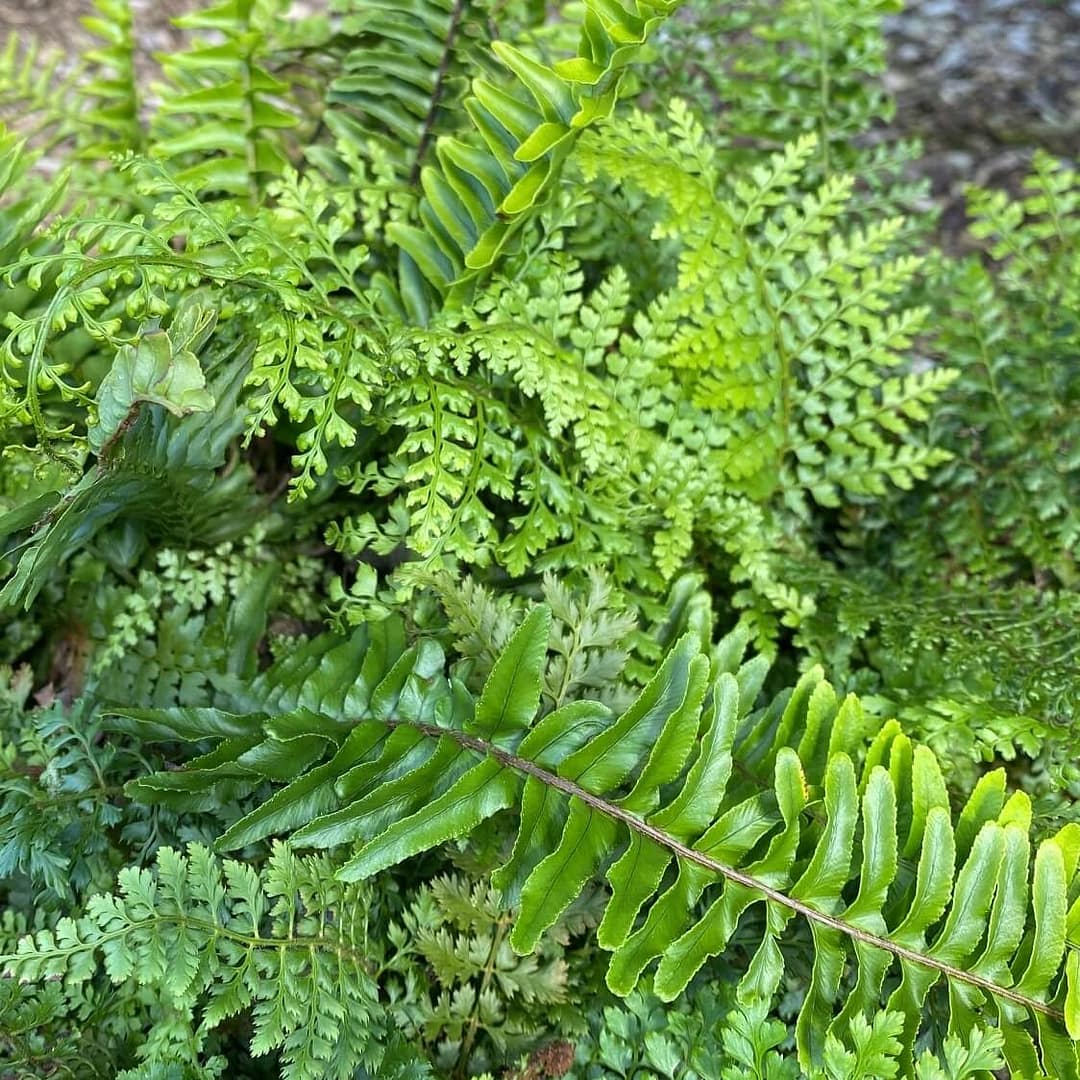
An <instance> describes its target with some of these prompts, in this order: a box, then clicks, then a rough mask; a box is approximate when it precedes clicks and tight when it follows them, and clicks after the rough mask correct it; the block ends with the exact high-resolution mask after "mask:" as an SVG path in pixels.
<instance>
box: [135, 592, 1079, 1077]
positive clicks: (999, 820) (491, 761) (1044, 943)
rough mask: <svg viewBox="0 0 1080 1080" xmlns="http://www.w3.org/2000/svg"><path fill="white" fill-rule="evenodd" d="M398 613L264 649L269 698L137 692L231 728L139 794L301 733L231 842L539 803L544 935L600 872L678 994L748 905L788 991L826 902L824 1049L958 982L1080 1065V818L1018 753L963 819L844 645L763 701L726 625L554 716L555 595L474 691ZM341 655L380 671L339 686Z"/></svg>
mask: <svg viewBox="0 0 1080 1080" xmlns="http://www.w3.org/2000/svg"><path fill="white" fill-rule="evenodd" d="M386 626H387V624H382V626H381V627H380V626H375V627H373V628H371V634H370V636H368V635H367V634H366V633H365V635H362V636H361V637H355V638H354V640H352V641H350V642H346V643H344V644H341V645H338V646H337V647H336V648H335V649H333V650H331V651H329V652H327V649H328V646H326V645H319V644H318V643H313V644H312V646H308V647H307V649H308V651H309V652H310V653H311V654H312V655H311V656H309V657H308V658H307V659H301V658H300V657H293V658H290V659H289V660H288V661H283V662H282V663H281V664H279V665H278V666H277V668H278V670H276V671H275V670H274V669H271V671H270V672H267V673H265V674H264V676H261V677H260V680H261V682H260V684H259V685H260V686H261V687H262V690H260V693H261V694H263V695H264V696H265V702H264V704H263V706H262V707H263V708H266V710H267V711H266V712H257V711H252V712H250V713H249V714H247V715H238V714H235V713H227V714H226V713H218V712H216V711H215V710H194V711H193V710H153V711H125V712H124V714H123V716H124V717H125V718H124V719H120V720H118V721H117V722H118V723H120V724H123V725H126V726H127V725H133V726H134V727H135V728H137V729H138V730H140V731H141V732H142V733H143V735H144V736H147V735H149V736H151V737H155V738H167V739H175V738H181V739H189V740H190V739H193V738H204V737H212V736H218V737H221V738H222V739H223V740H224V741H223V742H221V743H220V744H219V746H218V748H217V750H215V751H214V752H213V753H212V754H211V755H209V757H206V758H203V759H202V761H201V762H194V763H193V765H194V766H195V768H194V769H191V770H188V771H187V772H181V773H175V772H174V773H171V774H167V775H162V776H157V777H148V778H146V779H145V780H142V781H139V782H138V783H137V784H136V785H134V786H133V789H132V794H135V795H136V796H137V797H140V798H143V799H150V800H155V799H165V800H167V801H170V802H171V803H172V804H173V805H176V799H177V797H183V793H185V792H186V793H187V797H192V796H193V795H194V793H195V792H197V791H198V789H199V788H200V786H205V784H211V783H212V784H220V783H227V782H230V777H232V778H233V779H234V780H235V781H242V780H243V779H245V778H246V779H248V780H249V781H251V782H252V783H253V784H254V783H255V782H257V781H258V780H259V779H260V778H261V776H265V777H270V778H280V777H281V776H282V775H294V774H295V762H296V761H297V760H298V758H297V752H298V750H299V749H300V748H301V747H303V748H304V750H305V754H306V760H307V761H308V762H309V765H310V766H311V767H310V768H309V769H308V771H307V772H305V773H304V775H302V776H300V777H299V779H296V780H293V781H292V783H290V784H289V785H288V786H286V787H284V788H283V789H282V790H280V791H279V792H278V793H277V794H276V795H275V796H274V797H273V799H271V800H270V802H269V803H267V804H265V806H263V807H260V808H259V809H258V810H256V811H254V813H253V814H252V815H249V817H248V818H247V819H244V820H242V821H241V822H238V823H237V824H236V825H234V826H233V827H232V828H231V829H230V830H229V833H228V834H226V836H225V837H224V838H223V842H224V843H225V844H226V845H227V846H237V845H240V844H245V843H249V842H251V841H253V840H256V839H258V838H259V837H261V836H266V835H269V834H270V833H272V832H274V831H288V830H290V829H296V831H295V832H294V833H293V835H292V843H293V844H294V845H295V846H307V847H331V846H336V845H340V844H348V843H352V844H356V845H358V847H357V848H356V850H355V852H354V854H353V855H352V857H351V858H349V859H348V861H346V862H345V863H344V865H343V866H342V867H341V869H340V870H339V871H338V874H339V877H340V878H342V879H343V880H345V881H356V880H359V879H362V878H366V877H369V876H371V875H373V874H375V873H377V872H379V871H380V870H383V869H385V868H387V867H389V866H392V865H394V864H396V863H399V862H401V861H402V860H404V859H407V858H409V857H410V856H413V855H416V854H418V853H420V852H423V851H426V850H429V849H431V848H432V847H434V846H436V845H438V844H441V843H443V842H445V841H447V840H450V839H453V838H457V837H462V836H465V835H467V834H469V833H471V832H472V831H473V830H474V829H475V828H476V827H477V826H478V825H479V824H480V823H481V822H482V821H484V820H486V819H488V818H490V817H491V816H492V815H493V814H495V813H496V812H498V811H502V810H506V809H508V808H517V809H518V811H519V819H520V820H519V827H518V831H517V837H516V840H515V843H514V846H513V851H512V853H511V855H510V857H509V859H508V861H507V862H506V863H505V864H504V865H503V866H502V867H501V868H500V869H499V870H498V871H497V873H496V875H495V883H496V884H497V885H498V886H499V887H500V888H501V889H502V890H503V891H504V893H505V895H506V896H507V898H508V899H509V901H510V902H511V903H512V904H513V905H514V906H515V907H516V908H517V915H516V921H515V926H514V930H513V935H512V938H511V942H512V944H513V946H514V948H515V949H516V950H518V951H520V952H529V951H531V950H532V949H533V948H534V947H535V946H536V944H537V942H538V940H539V939H540V936H541V935H542V934H543V933H544V931H545V930H546V929H547V928H548V927H550V926H551V925H552V924H553V923H555V922H556V920H558V918H559V917H560V915H562V914H563V912H564V911H565V910H566V909H567V907H568V906H569V905H570V904H571V903H572V902H573V901H574V900H575V899H576V898H577V896H578V895H579V893H580V892H581V890H582V888H583V887H584V886H585V884H586V883H587V882H588V881H589V880H591V879H593V878H594V877H597V876H599V875H601V874H603V875H606V878H607V881H608V884H609V886H610V890H611V896H610V899H609V901H608V903H607V908H606V912H605V915H604V918H603V921H602V923H601V925H600V927H599V930H598V939H599V942H600V944H601V945H602V946H603V947H604V948H605V949H607V950H609V951H610V952H611V954H612V956H611V960H610V964H609V968H608V974H607V980H608V984H609V986H610V987H611V989H612V990H614V991H616V992H617V993H619V994H627V993H629V992H630V991H631V990H633V989H634V987H635V986H637V984H638V983H639V981H640V979H641V978H642V975H643V973H644V972H645V971H646V970H647V969H649V968H650V967H651V966H652V965H653V964H655V965H656V967H655V970H654V974H653V986H654V989H655V991H656V993H657V994H658V995H659V996H661V997H662V998H665V999H671V998H674V997H675V996H676V995H678V994H679V993H680V992H681V991H682V990H683V989H684V988H685V987H686V985H687V984H688V982H689V981H690V979H691V978H692V977H693V976H694V974H695V973H696V972H697V971H698V969H699V968H700V967H701V966H702V965H703V964H704V963H705V962H706V961H708V959H709V958H710V957H712V956H715V955H717V954H719V953H721V952H724V951H727V950H729V949H731V948H733V945H732V942H733V939H734V935H735V933H736V930H737V929H738V930H739V939H740V941H745V940H746V939H747V938H748V937H751V938H753V939H754V940H756V942H757V945H756V949H755V950H754V951H753V952H752V955H750V957H749V959H748V962H747V964H746V968H745V974H744V976H743V978H742V981H741V983H740V986H739V995H740V997H741V998H742V1000H744V1001H746V1002H751V1001H755V1000H766V1001H767V1000H770V999H771V998H772V997H773V996H774V995H775V994H776V992H777V990H778V988H779V986H780V983H781V980H782V978H783V975H784V970H785V959H784V953H783V951H782V945H783V943H784V941H785V937H786V936H787V935H788V934H789V933H790V932H791V931H793V930H794V929H795V927H796V926H798V925H799V924H800V923H801V924H802V925H803V926H805V927H807V928H808V929H809V932H810V934H811V936H812V938H813V942H814V965H813V971H812V974H811V977H810V985H809V989H808V992H807V995H806V999H805V1001H804V1003H803V1006H802V1011H801V1016H800V1019H799V1022H798V1026H797V1036H798V1049H799V1056H800V1059H801V1061H802V1064H803V1067H804V1068H806V1069H808V1070H811V1069H813V1068H815V1067H819V1066H820V1063H821V1061H822V1060H823V1055H824V1054H825V1052H826V1042H827V1040H828V1039H830V1038H833V1039H841V1040H843V1039H844V1037H845V1036H846V1033H848V1032H850V1031H851V1030H852V1024H853V1022H854V1021H856V1018H866V1019H872V1017H873V1015H874V1014H875V1013H876V1012H877V1010H878V1009H879V1008H880V1006H881V1005H882V1004H885V1005H886V1006H887V1008H888V1009H889V1010H890V1011H892V1012H895V1013H898V1014H899V1015H901V1016H902V1017H903V1028H902V1030H901V1032H900V1033H899V1038H900V1041H901V1044H902V1047H903V1060H904V1062H905V1063H906V1065H905V1067H906V1068H908V1069H909V1070H910V1068H911V1062H912V1052H913V1048H914V1045H915V1040H916V1037H917V1035H918V1034H919V1030H920V1028H921V1027H922V1024H923V1011H924V1006H925V1005H926V1004H927V1002H928V998H929V995H930V994H931V992H932V991H934V990H935V988H938V989H941V990H944V991H947V994H945V995H944V997H947V1001H944V1000H943V1003H942V1006H941V1007H942V1008H944V1009H945V1010H946V1011H947V1015H948V1016H949V1024H950V1030H951V1031H953V1032H955V1033H957V1034H959V1035H961V1036H963V1035H965V1034H966V1033H967V1032H969V1031H970V1030H972V1029H973V1028H974V1026H975V1025H976V1024H977V1023H985V1022H986V1021H987V1020H989V1019H995V1020H996V1023H997V1026H998V1028H999V1029H1000V1031H1001V1033H1002V1035H1003V1037H1004V1048H1005V1054H1006V1057H1007V1059H1008V1061H1009V1063H1010V1066H1011V1067H1012V1068H1013V1070H1014V1073H1015V1075H1020V1076H1033V1075H1037V1074H1039V1071H1040V1069H1041V1070H1043V1071H1045V1072H1047V1073H1049V1074H1051V1075H1053V1076H1056V1077H1075V1076H1077V1075H1078V1072H1077V1059H1076V1046H1075V1044H1074V1042H1073V1038H1074V1037H1076V1036H1077V1035H1080V1001H1078V995H1080V980H1078V975H1080V965H1078V963H1077V956H1078V955H1080V954H1077V953H1076V952H1075V951H1074V950H1075V947H1076V946H1078V945H1080V902H1074V903H1073V904H1072V908H1071V909H1070V907H1069V899H1068V898H1070V897H1075V896H1076V895H1077V894H1078V893H1080V878H1078V875H1077V866H1078V862H1080V827H1078V826H1076V825H1069V826H1067V827H1066V828H1064V829H1063V830H1062V831H1061V832H1059V833H1058V834H1057V835H1056V836H1054V837H1052V838H1050V839H1048V840H1045V841H1043V842H1042V843H1041V844H1039V845H1038V846H1037V847H1033V845H1032V842H1031V840H1030V838H1029V827H1030V820H1031V809H1030V803H1029V800H1028V799H1027V797H1026V796H1025V795H1024V794H1022V793H1019V792H1018V793H1015V794H1013V795H1012V796H1011V797H1006V789H1005V780H1004V774H1003V773H1002V772H1001V771H1000V770H999V771H997V772H993V773H990V774H988V775H987V776H985V777H984V778H983V779H982V780H981V781H980V783H979V784H978V786H977V787H976V789H975V791H974V792H973V794H972V796H971V798H970V799H969V800H968V802H967V804H966V806H965V807H964V808H963V810H962V811H961V813H960V814H959V816H958V817H956V818H955V820H954V818H953V815H952V814H951V812H950V808H949V801H948V795H947V792H946V788H945V783H944V780H943V777H942V774H941V770H940V768H939V765H938V762H937V759H936V758H935V757H934V755H933V754H932V753H931V752H930V751H929V750H928V749H927V748H926V747H923V746H918V745H914V744H913V743H912V742H911V740H910V739H909V738H908V737H907V736H905V735H904V734H903V733H902V731H901V730H900V727H899V725H898V724H897V723H896V722H895V721H890V722H888V723H887V724H885V725H884V727H881V728H880V730H877V731H876V732H875V731H873V730H872V728H871V726H870V723H869V720H868V718H867V717H866V716H865V714H864V713H863V710H862V708H861V706H860V703H859V701H858V699H857V698H855V697H854V696H850V697H848V698H847V699H846V700H844V701H840V700H839V699H838V697H837V695H836V693H835V691H834V690H833V689H832V687H831V686H830V685H829V683H828V682H826V681H825V680H824V677H823V675H822V672H821V670H820V669H814V670H812V671H810V672H808V673H807V674H806V675H804V676H803V677H802V678H801V679H800V680H799V682H798V684H797V685H796V686H795V687H794V688H793V689H792V690H790V691H787V692H785V693H782V694H780V695H779V696H778V697H777V698H776V699H774V700H773V701H772V702H771V703H770V704H768V705H767V706H766V707H765V708H761V709H754V708H753V705H754V701H755V698H756V696H757V692H758V688H759V687H760V685H761V679H762V677H763V670H762V665H761V662H760V660H750V661H748V662H747V663H744V664H742V666H741V667H738V668H737V669H735V668H734V667H733V663H732V661H731V655H732V653H733V650H732V649H730V648H729V647H728V644H727V643H722V644H721V645H720V646H718V647H717V648H716V649H714V650H713V651H712V652H711V654H710V653H707V652H705V651H703V650H702V646H701V642H700V639H699V638H696V637H694V636H692V635H687V636H685V637H683V638H682V639H681V640H679V641H678V642H677V643H676V644H675V645H674V646H673V647H672V648H671V649H670V651H669V652H668V654H667V656H666V658H665V659H664V661H663V663H662V664H661V666H660V667H659V669H658V670H657V671H656V673H655V675H654V676H653V678H652V679H651V680H650V681H649V682H648V683H647V685H646V686H645V687H644V689H643V690H642V691H641V693H640V695H639V696H638V697H637V699H636V700H635V701H634V702H633V703H632V704H631V705H630V706H629V707H628V708H627V709H626V710H625V711H624V712H622V713H621V715H614V714H613V713H612V712H611V711H610V710H609V709H608V708H607V707H606V706H604V705H602V704H600V703H598V702H594V701H576V702H572V703H570V704H568V705H564V706H562V707H561V708H558V709H556V710H555V711H553V712H549V713H547V715H542V716H540V717H539V718H538V712H539V709H540V701H541V675H542V670H543V664H544V661H545V657H546V650H547V646H548V637H549V630H550V612H549V610H548V609H547V608H546V607H542V606H541V607H536V608H534V609H533V610H532V611H531V613H530V614H529V615H528V617H527V618H526V619H525V620H524V622H523V623H522V624H521V626H520V627H519V628H518V629H517V631H516V632H515V633H514V635H513V636H512V637H511V639H510V640H509V642H508V644H507V646H506V648H505V650H504V651H503V653H502V654H501V655H500V657H499V659H498V660H497V662H496V663H495V664H494V666H493V668H492V670H491V674H490V676H489V678H488V680H487V683H486V685H485V687H484V690H483V692H482V693H481V695H480V696H479V698H478V699H477V700H475V701H474V700H472V699H471V698H470V696H469V695H468V694H467V692H466V691H465V690H464V688H463V687H462V686H461V685H460V684H459V683H457V682H456V681H454V680H452V679H449V678H446V677H445V676H443V675H442V674H441V669H440V668H439V664H440V663H441V658H440V657H439V656H438V655H437V650H436V653H432V651H431V649H430V647H429V645H421V646H420V647H419V648H414V649H410V650H407V651H402V643H401V641H400V632H399V631H393V630H386V629H385V627H386ZM343 650H344V651H343ZM346 652H347V653H348V654H349V655H348V663H345V662H344V661H343V659H342V657H344V656H345V653H346ZM317 655H323V656H325V657H326V658H327V659H324V660H323V661H322V662H321V663H319V662H317V661H316V660H315V657H316V656H317ZM330 657H334V659H332V660H331V659H329V658H330ZM395 657H396V658H395ZM725 657H726V658H727V659H726V660H725V659H723V658H725ZM725 668H727V669H728V670H724V669H725ZM335 669H336V670H337V671H338V672H344V671H346V670H347V671H348V672H350V674H349V676H348V678H349V679H355V681H354V682H352V683H351V685H350V684H349V683H346V684H344V685H342V686H340V687H338V688H337V690H336V691H334V690H332V689H331V688H330V686H329V683H330V681H331V680H332V677H333V673H334V671H335ZM357 670H359V671H360V676H359V678H358V679H356V678H355V676H354V675H353V674H352V673H354V672H356V671H357ZM286 684H289V685H286ZM346 702H348V703H349V704H346ZM275 705H276V708H275ZM252 707H253V706H252V703H250V702H249V705H248V708H249V709H251V708H252ZM255 708H258V706H255ZM352 709H355V710H356V711H355V712H352ZM281 710H284V714H283V715H272V714H273V713H275V712H278V713H280V712H281ZM350 713H351V715H350ZM196 714H197V715H196ZM309 744H310V746H309ZM290 747H291V748H292V749H290ZM309 748H310V750H311V753H310V754H308V753H307V750H308V749H309ZM327 753H329V757H328V760H324V758H327ZM286 758H289V759H290V760H291V762H292V763H293V770H292V772H291V773H284V774H283V773H282V772H281V770H280V768H278V767H277V766H279V765H280V763H281V762H282V761H284V760H285V759H286ZM203 762H205V765H206V769H205V771H204V770H203V769H201V767H200V766H201V764H202V763H203ZM200 778H201V779H200ZM313 816H314V820H312V817H313ZM303 822H307V823H306V824H302V823H303ZM297 826H299V827H297Z"/></svg>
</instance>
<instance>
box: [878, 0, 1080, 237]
mask: <svg viewBox="0 0 1080 1080" xmlns="http://www.w3.org/2000/svg"><path fill="white" fill-rule="evenodd" d="M888 36H889V43H890V71H889V74H888V86H889V89H890V90H891V91H892V93H893V94H894V95H895V96H896V99H897V111H896V119H895V125H896V126H897V127H898V128H899V129H901V130H902V131H903V132H904V133H905V134H911V135H918V136H919V137H920V138H921V139H922V140H923V142H924V144H925V147H926V158H925V160H924V161H923V162H922V163H921V164H920V170H921V171H922V172H924V173H925V175H927V176H929V178H930V180H931V183H932V185H933V191H934V194H935V195H936V196H937V197H938V198H939V199H940V200H941V201H942V203H943V204H944V213H943V218H942V229H943V232H944V233H945V239H946V240H948V239H950V237H951V236H953V235H954V234H955V233H957V232H959V230H960V229H961V228H962V226H963V220H964V214H963V187H964V185H965V184H967V183H976V184H981V185H989V186H1004V187H1009V188H1015V187H1016V186H1017V185H1018V184H1019V181H1020V179H1021V178H1022V177H1023V175H1024V173H1025V172H1026V170H1027V165H1028V162H1029V160H1030V157H1031V153H1032V151H1033V150H1035V149H1036V148H1037V147H1040V146H1041V147H1043V148H1045V149H1047V150H1049V151H1050V152H1051V153H1054V154H1057V155H1060V156H1063V157H1067V158H1075V157H1076V156H1077V155H1078V153H1080V0H1056V2H1051V0H908V4H907V6H906V8H905V10H904V11H903V12H902V13H901V14H899V15H896V16H893V17H892V18H891V19H890V20H889V23H888Z"/></svg>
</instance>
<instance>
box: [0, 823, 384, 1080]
mask: <svg viewBox="0 0 1080 1080" xmlns="http://www.w3.org/2000/svg"><path fill="white" fill-rule="evenodd" d="M364 907H365V904H364V899H363V894H362V892H361V891H360V890H358V889H357V888H356V887H353V886H338V885H334V884H333V883H332V878H331V877H330V876H329V875H328V874H327V873H326V872H325V868H324V867H322V866H321V865H320V863H319V862H318V861H317V860H308V859H299V858H297V857H296V856H294V855H292V854H291V853H290V852H288V851H287V850H286V849H285V848H278V849H277V850H276V851H275V852H274V854H273V855H272V856H271V858H270V860H269V862H268V864H267V868H266V871H265V872H264V873H263V874H261V875H260V874H256V873H255V872H254V871H252V870H251V868H250V867H247V866H245V865H244V864H243V863H238V862H234V861H232V860H226V861H224V862H219V861H218V860H217V859H215V858H214V857H213V856H212V855H211V854H210V852H209V851H208V850H207V849H206V848H204V847H200V846H198V845H193V846H192V847H190V848H189V849H188V851H187V853H186V854H181V853H179V852H177V851H175V850H173V849H171V848H162V849H161V850H160V851H159V852H158V855H157V859H156V865H155V867H154V870H152V871H151V870H136V869H128V870H124V871H122V872H121V874H120V881H119V892H118V893H116V894H111V895H107V894H99V895H97V896H95V897H92V898H91V899H90V901H89V902H88V903H87V906H86V912H85V914H83V915H81V916H79V917H78V918H76V919H71V918H64V919H61V920H60V922H59V923H57V925H56V927H55V929H50V930H42V931H39V932H38V933H37V934H35V935H34V936H33V937H28V938H24V939H23V940H22V941H21V942H20V944H19V948H18V949H17V951H16V952H15V953H14V954H11V955H9V956H6V957H5V958H4V965H5V971H6V973H7V975H8V977H9V978H10V977H18V978H19V979H21V980H23V981H37V980H41V979H47V978H57V977H62V978H63V979H64V980H65V983H66V985H69V986H70V985H73V984H74V985H77V984H79V983H84V982H86V981H87V980H88V979H90V978H92V977H93V976H94V974H95V972H96V970H97V968H98V965H99V964H100V965H101V967H102V968H103V969H104V971H105V972H106V973H107V974H108V977H109V979H110V980H112V981H113V982H114V983H126V982H128V981H135V982H137V983H138V984H140V985H143V986H149V987H153V988H155V989H157V990H159V991H160V992H161V993H162V995H163V996H164V997H165V999H166V1000H167V1001H169V1003H170V1004H171V1005H172V1007H173V1008H175V1009H177V1010H178V1011H179V1012H180V1013H181V1015H184V1014H186V1015H188V1016H189V1017H190V1016H191V1015H192V1011H193V1010H194V1009H195V1008H196V1007H199V1009H200V1014H201V1021H200V1024H199V1029H198V1034H197V1035H196V1042H197V1043H199V1044H201V1043H203V1042H205V1040H206V1038H207V1036H208V1035H209V1033H211V1032H212V1031H213V1030H214V1029H215V1028H217V1027H219V1026H220V1025H221V1024H223V1023H224V1022H225V1021H227V1020H228V1019H229V1018H230V1017H233V1016H235V1015H237V1014H238V1013H240V1012H241V1011H244V1010H251V1015H252V1020H253V1032H252V1036H251V1053H252V1054H253V1055H255V1056H261V1055H264V1054H268V1053H270V1052H271V1051H280V1053H281V1056H282V1064H283V1067H284V1075H285V1076H287V1077H296V1078H298V1080H299V1078H306V1077H310V1078H312V1080H314V1078H316V1077H320V1078H321V1077H341V1078H342V1080H346V1078H350V1077H353V1076H354V1075H355V1073H356V1070H357V1068H358V1067H360V1066H364V1067H366V1068H368V1069H376V1068H378V1067H379V1065H380V1062H381V1060H382V1058H383V1050H382V1049H381V1048H380V1047H379V1045H378V1042H377V1041H376V1040H377V1039H378V1038H379V1036H381V1037H382V1038H383V1039H384V1040H387V1036H388V1032H387V1031H386V1028H385V1024H386V1020H385V1017H384V1016H383V1014H382V1011H381V1010H380V1008H379V1006H378V1003H377V1000H376V990H375V986H374V983H373V981H372V979H371V976H370V975H369V974H368V972H367V971H366V970H365V958H364ZM301 976H303V979H302V980H301ZM387 1041H389V1040H387ZM167 1061H168V1059H167V1058H166V1059H163V1060H161V1062H160V1063H161V1064H165V1063H166V1062H167ZM393 1074H394V1072H393V1070H390V1071H388V1072H387V1073H385V1074H383V1073H380V1075H393Z"/></svg>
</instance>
